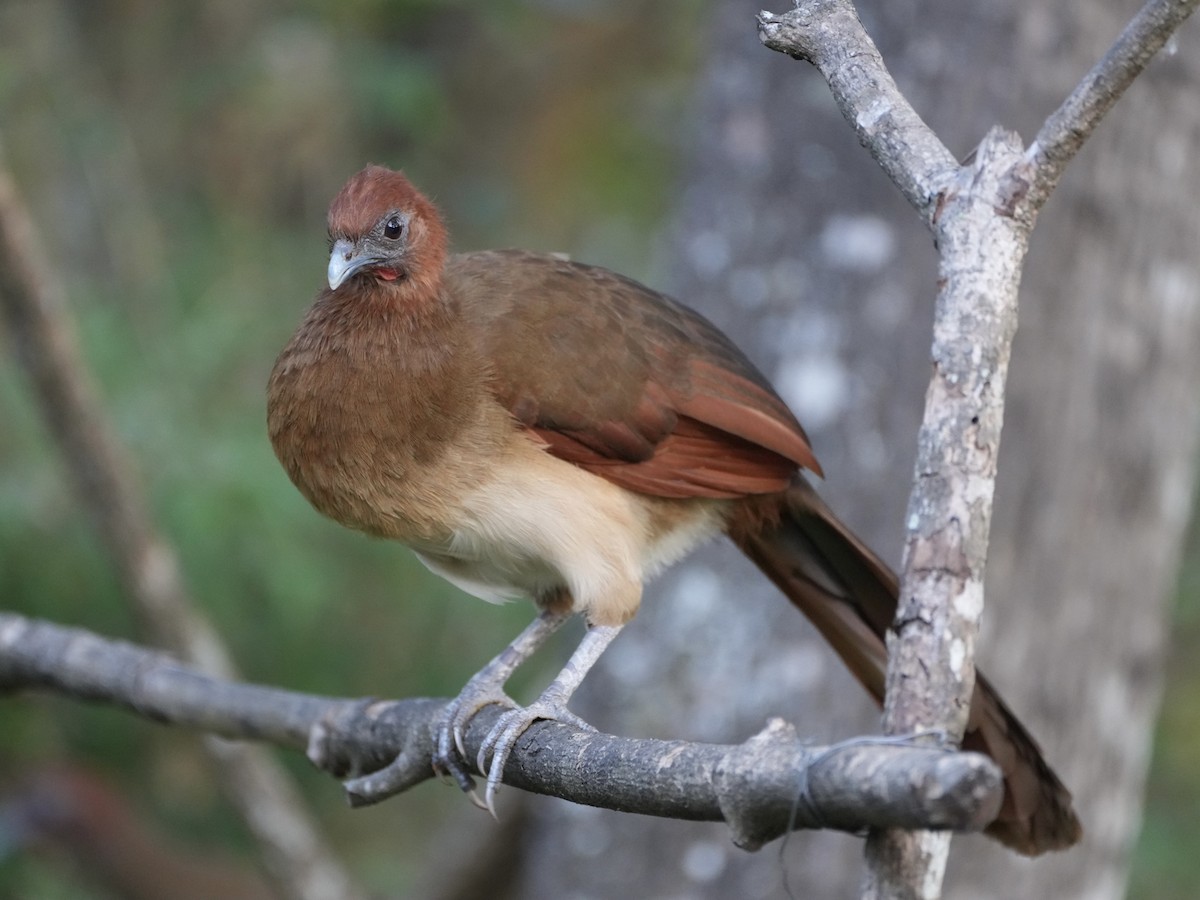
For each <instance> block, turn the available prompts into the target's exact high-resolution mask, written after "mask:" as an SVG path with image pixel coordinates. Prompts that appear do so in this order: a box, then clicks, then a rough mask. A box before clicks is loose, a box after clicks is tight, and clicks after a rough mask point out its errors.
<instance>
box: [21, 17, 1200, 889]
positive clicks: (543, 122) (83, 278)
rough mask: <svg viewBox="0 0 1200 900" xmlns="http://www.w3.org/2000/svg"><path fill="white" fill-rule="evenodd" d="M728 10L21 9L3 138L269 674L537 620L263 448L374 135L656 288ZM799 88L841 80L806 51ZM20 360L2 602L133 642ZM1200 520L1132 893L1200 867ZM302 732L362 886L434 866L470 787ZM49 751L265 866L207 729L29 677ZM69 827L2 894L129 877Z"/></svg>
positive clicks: (173, 491)
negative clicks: (308, 496)
mask: <svg viewBox="0 0 1200 900" xmlns="http://www.w3.org/2000/svg"><path fill="white" fill-rule="evenodd" d="M753 11H754V10H753V9H752V8H749V7H748V8H747V10H746V16H747V17H749V16H750V15H751V14H752V13H753ZM711 12H712V5H711V4H710V3H708V2H705V0H636V2H626V3H616V2H606V0H520V2H519V0H488V2H484V0H479V2H449V3H437V2H433V0H406V2H384V0H352V2H345V3H339V4H324V3H318V2H315V0H309V2H301V3H284V2H282V0H252V2H233V0H222V2H209V3H203V4H171V3H156V2H149V0H103V2H68V0H60V2H51V0H36V2H25V0H7V2H4V3H3V4H0V142H2V147H3V153H4V158H5V161H6V164H7V165H8V166H9V167H10V169H11V170H12V172H13V174H14V177H15V179H16V181H17V184H18V186H19V188H20V190H21V192H22V194H23V196H24V199H25V200H26V202H27V203H28V204H29V206H30V207H31V209H32V211H33V213H34V216H35V218H36V221H37V224H38V226H39V228H40V231H41V235H42V237H43V239H44V242H45V250H46V253H47V255H48V256H49V258H50V260H51V262H52V264H53V266H54V268H55V270H56V274H57V276H58V277H59V278H60V279H62V281H63V282H64V283H65V284H66V286H67V288H68V292H69V297H70V301H71V310H72V313H73V315H74V317H75V320H76V325H77V327H78V329H79V331H80V333H81V336H82V341H83V346H84V349H85V352H86V356H87V361H88V363H89V365H90V366H91V369H92V371H93V373H94V375H95V377H96V378H97V380H98V382H99V384H100V385H101V388H102V392H103V397H104V402H105V404H106V407H107V410H108V412H109V413H110V415H111V416H112V418H113V420H114V423H115V425H116V428H117V430H118V431H119V433H120V435H121V437H122V439H123V440H124V441H125V443H126V444H127V446H128V449H129V451H130V453H131V454H132V457H133V459H134V460H135V461H136V466H137V470H138V473H139V475H140V478H141V480H142V481H143V483H144V485H145V486H146V488H147V491H148V493H149V495H150V497H151V500H152V503H153V506H154V511H155V513H156V515H157V516H158V521H159V523H160V524H161V526H162V528H163V529H164V530H165V531H166V533H167V534H168V535H169V536H170V538H171V539H172V540H173V541H174V542H175V543H176V544H177V546H178V549H179V551H180V553H181V555H182V559H183V562H184V564H185V569H186V575H187V578H188V581H189V583H190V585H191V586H192V588H193V591H194V593H195V595H196V596H197V597H198V598H199V599H200V600H201V601H202V604H203V607H204V609H205V610H206V611H207V612H208V613H209V614H210V615H211V617H212V618H213V619H214V621H215V622H216V624H217V627H218V629H219V631H220V632H221V634H222V635H223V636H224V638H225V639H226V640H227V641H228V642H229V644H230V645H231V648H232V650H233V653H234V656H235V657H236V659H237V660H238V662H239V664H240V666H241V667H242V669H243V671H244V674H245V675H246V677H247V678H248V679H251V680H257V681H262V682H264V683H270V684H276V685H281V686H286V687H289V688H292V689H296V690H303V691H313V692H318V693H325V694H342V695H351V696H357V695H371V694H375V695H379V694H385V695H392V696H412V695H434V696H442V695H451V694H453V693H454V692H456V691H457V690H458V688H459V687H460V686H461V684H462V683H463V682H464V680H465V679H466V678H467V677H468V676H469V675H470V674H471V673H472V672H473V671H474V670H475V669H476V668H478V666H479V665H480V664H481V663H482V662H483V661H485V660H486V659H487V658H489V657H490V655H491V654H492V653H494V652H495V650H496V649H497V648H498V647H499V646H500V645H501V644H502V643H503V642H504V641H506V640H507V639H508V638H509V636H511V635H512V634H514V633H515V632H516V631H517V630H519V629H520V627H522V626H523V625H524V623H525V622H526V621H527V619H528V616H529V610H528V608H527V607H524V606H520V605H510V606H508V607H503V608H491V607H488V608H486V609H482V608H480V607H479V606H478V604H476V603H475V601H473V600H469V599H467V598H464V597H462V596H461V595H459V594H457V593H456V592H454V591H453V590H452V589H450V588H448V587H447V586H446V585H444V584H443V583H441V582H440V581H438V580H436V579H433V578H431V577H429V576H428V575H427V574H426V573H425V571H424V570H423V569H422V568H421V567H420V566H419V564H416V563H415V561H414V560H413V559H412V558H411V556H410V555H409V554H408V553H406V552H405V551H403V550H402V549H401V548H397V547H394V546H389V545H385V544H383V543H380V542H377V541H373V540H370V539H367V538H365V537H362V536H360V535H357V534H353V533H350V532H347V531H345V530H343V529H341V528H339V527H338V526H336V525H334V524H332V523H330V522H327V521H324V520H323V519H321V518H320V517H318V516H317V515H316V514H315V513H314V512H313V511H312V510H311V509H310V508H309V507H308V505H307V504H306V503H305V501H304V500H303V499H302V498H301V497H300V495H299V494H298V493H297V492H296V491H295V490H294V488H292V486H291V485H290V483H289V482H288V481H287V479H286V477H285V476H284V474H283V472H282V470H281V469H280V468H279V466H278V464H277V463H276V461H275V459H274V457H273V456H272V453H271V450H270V447H269V445H268V442H267V440H266V435H265V427H264V408H263V407H264V396H263V394H264V384H265V381H266V376H267V373H268V371H269V369H270V366H271V364H272V362H273V360H274V356H275V354H276V353H277V351H278V349H279V348H280V347H281V346H282V345H283V343H284V341H285V340H286V339H287V337H288V335H289V334H290V333H291V331H292V329H293V328H294V326H295V324H296V322H297V321H298V319H299V316H300V315H301V313H302V312H303V310H304V309H305V308H306V307H307V305H308V303H309V302H310V300H311V298H312V296H313V295H314V293H315V291H316V289H317V288H318V286H319V285H320V283H321V279H322V278H323V273H324V269H325V253H326V240H325V234H324V213H325V207H326V204H327V202H328V199H329V197H331V196H332V194H333V193H334V192H335V191H336V189H337V188H338V186H339V185H340V184H341V182H342V181H343V180H344V178H345V177H346V176H347V175H348V174H349V173H351V172H353V171H355V170H357V169H358V168H360V167H361V166H362V165H363V164H365V163H366V162H379V163H384V164H388V165H392V166H396V167H403V168H404V169H405V170H406V171H407V172H408V174H409V175H410V176H411V177H412V178H413V180H414V181H415V182H416V183H417V184H419V185H421V186H422V187H423V188H424V189H425V190H426V191H427V192H428V193H429V194H430V195H431V196H432V197H433V198H434V199H435V201H436V202H437V203H438V204H439V205H440V206H441V208H442V209H443V211H444V212H445V215H446V217H447V219H448V222H449V225H450V227H451V230H452V233H453V235H454V236H455V243H456V245H457V247H458V248H460V249H469V248H477V247H487V246H510V245H511V246H527V247H531V248H539V249H546V250H555V251H565V252H569V253H570V254H571V255H572V256H574V257H576V258H580V259H585V260H587V261H590V262H596V263H601V264H605V265H608V266H611V267H613V268H616V269H618V270H621V271H623V272H626V273H628V274H630V275H632V276H634V277H638V278H640V279H642V280H644V281H647V282H649V283H652V284H661V283H663V282H664V280H665V278H666V272H665V270H666V268H667V267H666V264H665V263H664V249H663V248H664V239H663V230H664V219H665V217H666V216H667V213H668V210H669V209H670V208H671V205H672V203H673V202H674V201H675V198H676V197H677V196H678V195H679V193H680V192H681V191H683V190H684V188H685V183H684V175H685V170H684V166H683V163H682V161H683V160H684V159H685V157H686V154H687V151H688V141H689V140H690V139H691V137H692V135H693V134H694V132H693V129H694V127H695V126H694V113H695V105H694V104H695V96H696V84H697V80H698V79H699V77H700V73H701V71H702V68H703V65H704V62H705V52H706V41H707V39H708V37H709V34H710V28H709V25H708V23H709V21H710V18H711ZM748 21H749V20H748ZM747 27H749V26H747ZM918 49H919V48H918ZM763 52H764V54H765V53H766V51H763ZM807 89H813V90H824V88H823V86H822V85H820V84H819V83H817V79H815V77H814V78H813V80H812V83H811V84H809V85H808V86H807ZM955 149H956V150H957V149H960V148H955ZM706 224H711V223H706ZM9 360H11V354H10V353H8V352H7V351H4V352H3V353H2V354H0V604H2V605H3V606H4V607H5V608H8V609H12V610H15V611H18V612H21V613H24V614H28V615H31V616H39V617H44V618H47V619H50V620H53V621H56V622H61V623H69V624H77V625H80V626H84V627H87V628H90V629H93V630H95V631H97V632H99V633H102V634H106V635H113V636H129V637H135V636H136V634H137V632H136V623H135V622H134V621H133V617H132V614H131V612H130V610H129V608H128V606H127V604H126V603H125V601H124V599H123V597H122V596H121V594H120V591H119V589H118V586H117V582H116V579H115V577H114V575H113V572H112V569H111V566H110V563H109V561H108V560H107V559H106V558H105V556H104V554H103V552H102V551H101V549H100V547H99V545H98V543H97V541H96V537H95V535H94V534H93V533H92V532H91V530H90V526H89V523H88V521H87V520H86V519H85V518H84V517H83V516H82V515H81V513H80V510H79V505H78V503H77V501H76V500H75V498H74V497H73V496H72V493H71V490H70V485H69V483H68V481H67V479H66V478H65V477H64V473H63V469H62V465H61V461H60V459H59V457H58V455H57V454H56V453H55V452H54V450H53V448H52V446H51V445H50V443H49V441H48V438H47V436H46V433H45V431H44V429H43V427H42V425H41V422H40V421H39V417H38V415H37V412H36V410H35V408H34V407H33V405H32V401H31V399H30V396H29V393H28V390H27V384H26V383H25V382H24V380H23V379H22V377H21V373H20V372H19V371H18V370H17V368H16V367H15V365H12V364H9V362H8V361H9ZM908 452H909V451H907V450H906V451H905V454H904V455H902V459H908V458H909V457H908V456H907V453H908ZM907 471H908V470H907V469H904V470H903V472H905V473H906V472H907ZM1188 547H1189V550H1188V553H1187V561H1186V563H1185V566H1184V569H1183V572H1182V575H1181V577H1180V588H1179V598H1178V602H1177V604H1176V607H1175V613H1174V620H1173V624H1172V627H1171V645H1172V653H1171V658H1170V662H1169V677H1168V695H1167V701H1166V704H1165V710H1166V713H1165V714H1164V715H1163V717H1162V720H1161V724H1160V727H1159V731H1158V735H1157V739H1156V744H1155V747H1156V750H1155V759H1154V768H1153V772H1152V777H1151V782H1150V788H1149V803H1148V806H1147V810H1146V820H1145V829H1144V832H1143V837H1142V839H1141V842H1140V845H1139V847H1138V851H1137V855H1136V862H1135V866H1134V876H1133V882H1132V887H1131V890H1130V895H1131V896H1136V897H1144V898H1156V900H1174V898H1180V900H1182V898H1185V897H1192V896H1194V895H1195V888H1194V885H1196V884H1198V883H1200V860H1198V859H1197V856H1196V853H1195V852H1194V848H1195V846H1197V844H1198V843H1200V814H1198V813H1197V810H1200V702H1198V698H1200V660H1198V658H1197V655H1196V654H1195V653H1193V652H1189V648H1191V647H1194V646H1195V645H1196V640H1197V638H1198V637H1200V600H1198V597H1200V542H1198V541H1197V540H1196V539H1195V538H1194V537H1193V538H1191V539H1189V542H1188ZM550 655H551V656H552V654H550ZM522 677H523V678H525V679H533V678H536V677H537V676H536V673H534V672H528V673H522ZM280 758H281V759H282V761H283V762H284V763H285V764H286V765H287V767H288V768H289V770H291V771H292V773H293V774H294V775H295V777H296V779H297V780H298V781H299V782H300V784H301V786H302V790H303V792H304V794H305V796H306V797H307V798H308V799H309V800H310V802H311V804H312V806H313V807H314V809H315V811H316V816H317V818H318V820H319V821H320V822H321V823H322V825H323V827H324V828H325V829H326V831H327V833H328V835H329V836H330V839H331V840H332V842H333V843H334V844H335V846H336V847H337V849H338V851H339V852H340V854H341V855H342V856H343V858H344V859H345V860H346V862H347V865H348V866H349V868H350V869H351V870H352V871H353V872H354V873H355V875H356V876H357V877H358V878H359V879H360V880H361V881H362V882H363V883H364V884H365V885H367V886H368V887H369V888H370V889H372V890H374V891H377V892H379V893H380V894H386V895H389V896H392V895H396V896H400V895H404V894H405V892H406V891H407V890H409V889H410V888H411V886H412V885H416V884H418V883H420V882H421V879H422V878H425V877H427V872H426V868H427V866H428V864H429V859H430V857H431V855H432V854H433V852H434V851H433V850H431V848H430V846H429V836H430V835H432V834H436V833H438V824H439V822H440V821H442V820H443V819H444V818H445V817H446V816H447V815H448V812H447V810H448V809H449V808H450V807H452V806H457V805H458V804H459V803H460V800H459V798H458V797H457V796H456V792H455V791H454V790H453V789H452V788H447V787H446V786H443V785H440V784H437V783H429V784H426V785H424V786H422V787H420V788H418V789H417V790H415V791H413V792H412V793H411V794H410V795H407V796H405V797H403V798H400V799H399V800H397V801H393V802H390V803H387V804H384V805H383V806H381V807H378V808H373V809H368V810H360V811H354V812H351V811H350V810H348V809H347V808H346V807H345V804H344V802H343V800H342V797H341V795H340V792H339V789H338V787H337V785H336V784H335V783H333V782H332V781H331V780H329V779H328V778H326V777H324V776H321V775H318V774H316V773H314V772H312V771H311V769H310V767H309V766H308V764H307V763H306V762H305V761H304V760H303V759H301V758H299V757H298V756H295V755H289V754H280ZM48 763H61V764H69V765H70V766H72V767H78V768H80V769H83V770H85V771H87V772H89V773H92V774H94V775H96V776H98V777H100V778H102V779H104V780H105V781H106V782H107V783H109V784H110V785H111V786H112V787H113V788H114V789H115V790H116V791H117V792H118V793H119V794H120V796H121V797H122V798H123V799H124V802H126V803H127V804H128V805H129V807H130V808H131V809H133V810H135V811H136V812H137V815H138V816H140V817H144V819H145V820H146V822H148V823H152V827H153V828H154V829H156V830H157V831H158V832H160V833H161V834H162V835H165V836H167V839H168V840H170V841H172V842H174V843H175V844H177V845H178V846H180V847H185V848H194V849H195V851H196V852H197V853H202V854H207V855H212V856H213V857H214V858H217V857H221V858H226V857H228V858H230V859H233V860H235V861H239V860H240V861H244V862H245V864H246V865H248V866H252V865H253V848H252V847H251V845H250V842H249V840H248V838H247V836H246V834H245V832H244V829H243V828H242V826H241V824H240V823H239V822H238V821H237V820H236V817H234V816H233V815H232V814H231V813H230V812H229V810H228V808H227V807H226V806H225V804H224V803H223V801H222V799H221V797H220V795H219V793H218V791H217V789H216V788H215V786H214V782H213V779H212V778H211V773H210V772H209V771H208V766H209V763H208V762H207V760H206V759H205V757H204V755H203V754H202V752H201V751H200V749H199V746H198V743H197V742H196V740H195V738H194V736H192V735H189V734H186V733H181V732H177V731H173V730H170V729H164V728H160V727H156V726H154V725H151V724H148V723H146V722H143V721H138V720H135V719H133V718H132V717H129V716H125V715H122V714H119V713H115V712H111V711H108V710H104V709H93V708H89V707H88V706H85V705H83V704H79V703H76V702H72V701H67V700H62V699H56V698H49V697H41V696H37V697H34V696H28V697H21V698H4V699H3V700H2V702H0V792H2V791H3V790H4V789H5V788H6V786H7V788H8V789H9V790H16V789H18V788H19V785H20V784H21V782H22V779H23V778H24V777H25V776H27V775H29V774H31V773H36V772H39V771H42V770H43V769H44V767H45V766H46V765H47V764H48ZM50 843H51V842H46V843H45V844H43V845H41V846H38V847H36V848H34V847H30V848H24V847H12V848H8V852H6V848H5V846H4V845H3V841H0V897H13V898H59V897H61V898H75V897H80V898H83V897H109V896H115V895H114V894H112V893H111V891H112V890H113V889H112V888H111V886H108V887H106V886H105V885H104V884H103V883H102V880H101V879H97V878H96V877H94V874H90V873H89V869H88V866H87V865H86V862H80V861H79V859H78V858H77V857H75V856H74V855H73V854H72V852H71V848H70V846H69V841H65V842H64V843H63V844H61V845H59V846H57V847H56V846H50Z"/></svg>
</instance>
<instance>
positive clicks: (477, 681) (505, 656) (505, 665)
mask: <svg viewBox="0 0 1200 900" xmlns="http://www.w3.org/2000/svg"><path fill="white" fill-rule="evenodd" d="M570 617H571V614H570V613H569V612H564V611H559V610H550V609H547V610H543V611H542V612H541V613H539V614H538V617H537V618H536V619H534V620H533V621H532V622H530V623H529V625H528V627H526V629H525V630H524V631H522V632H521V633H520V634H519V635H517V636H516V637H515V638H514V639H513V641H512V643H510V644H509V645H508V646H507V647H505V648H504V649H503V650H501V651H500V653H499V654H498V655H497V656H496V658H495V659H493V660H492V661H491V662H489V663H488V664H487V665H486V666H484V667H483V668H482V669H480V670H479V671H478V672H476V673H475V674H474V675H473V676H471V680H470V681H468V682H467V683H466V685H465V686H464V687H463V689H462V690H461V691H459V694H458V696H457V697H455V698H454V699H453V700H451V701H450V703H449V704H448V705H447V706H446V710H445V712H444V713H443V714H442V719H441V722H440V723H439V724H438V731H437V751H436V752H435V754H434V757H433V767H434V769H435V770H436V771H438V772H440V773H443V774H450V775H452V776H453V777H454V780H455V781H457V782H458V786H459V787H461V788H462V789H463V791H464V792H467V793H471V792H472V791H473V790H474V788H475V782H474V781H473V780H472V779H471V775H470V773H468V772H467V770H466V768H465V766H464V765H463V763H462V760H464V759H465V758H466V752H465V751H464V750H463V734H464V732H465V731H466V728H467V723H468V722H469V721H470V720H471V717H472V716H473V715H475V713H477V712H479V710H481V709H483V708H484V707H485V706H487V705H488V704H489V703H499V704H500V705H501V706H508V707H514V706H516V704H515V703H514V702H513V700H512V698H510V697H509V696H508V694H506V693H504V683H505V682H506V681H508V679H509V677H510V676H511V675H512V673H513V672H515V671H516V670H517V667H518V666H520V665H521V663H523V662H525V660H527V659H529V657H531V656H532V655H533V654H534V652H535V651H536V650H537V649H538V647H540V646H542V644H544V643H545V642H546V640H547V638H549V637H550V635H552V634H554V632H556V631H558V629H559V628H561V627H562V624H563V623H564V622H566V621H567V619H569V618H570ZM456 750H457V754H456V753H455V751H456ZM480 771H482V769H481V770H480ZM473 799H475V802H476V803H478V802H479V801H478V799H477V798H474V797H473Z"/></svg>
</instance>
